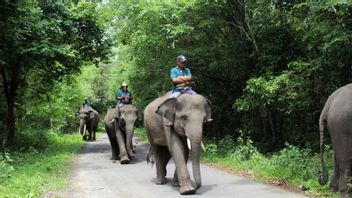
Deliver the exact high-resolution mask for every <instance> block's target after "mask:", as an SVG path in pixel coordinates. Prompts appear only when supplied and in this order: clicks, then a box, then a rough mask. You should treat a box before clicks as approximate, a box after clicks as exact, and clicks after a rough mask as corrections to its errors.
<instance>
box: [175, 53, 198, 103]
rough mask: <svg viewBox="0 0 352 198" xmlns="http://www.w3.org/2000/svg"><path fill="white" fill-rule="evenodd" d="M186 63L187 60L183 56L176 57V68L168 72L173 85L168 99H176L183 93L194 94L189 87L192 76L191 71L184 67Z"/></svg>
mask: <svg viewBox="0 0 352 198" xmlns="http://www.w3.org/2000/svg"><path fill="white" fill-rule="evenodd" d="M186 61H187V59H186V57H185V56H183V55H179V56H177V58H176V64H177V66H175V67H174V68H172V69H171V71H170V77H171V82H172V84H173V88H172V92H171V95H170V98H177V97H178V96H180V95H181V94H183V93H188V94H195V92H194V91H193V90H192V87H190V86H189V85H190V83H191V82H192V74H191V70H190V69H189V68H187V67H186Z"/></svg>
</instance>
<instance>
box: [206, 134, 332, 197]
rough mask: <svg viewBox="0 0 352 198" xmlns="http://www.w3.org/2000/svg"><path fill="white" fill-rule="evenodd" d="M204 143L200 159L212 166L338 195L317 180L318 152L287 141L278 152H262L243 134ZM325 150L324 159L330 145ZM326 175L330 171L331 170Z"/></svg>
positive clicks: (316, 193)
mask: <svg viewBox="0 0 352 198" xmlns="http://www.w3.org/2000/svg"><path fill="white" fill-rule="evenodd" d="M205 145H206V152H203V153H202V160H203V162H205V163H207V164H210V165H212V166H215V167H218V168H221V169H224V170H227V171H229V172H232V173H235V174H238V175H241V176H243V177H247V178H249V179H254V180H258V181H261V182H264V183H268V184H272V185H275V186H279V187H283V188H288V189H290V190H291V191H296V192H302V193H304V194H306V195H308V196H312V197H338V195H337V194H336V193H332V192H330V191H329V190H328V185H325V186H321V185H320V184H319V183H318V177H317V176H318V175H319V171H320V170H321V167H320V156H319V155H318V154H316V153H314V152H313V151H312V150H310V149H300V148H298V147H297V146H294V145H290V144H288V143H287V144H286V146H285V148H283V149H282V150H280V151H278V152H272V153H266V154H263V153H262V152H260V151H258V149H257V148H256V147H255V146H254V145H253V141H252V140H250V139H249V138H248V137H244V136H240V137H238V138H237V139H236V140H234V139H233V137H230V136H227V137H225V138H224V139H222V140H220V141H216V140H215V139H207V140H206V141H205ZM325 150H326V152H325V159H331V158H332V149H331V147H329V146H327V148H326V149H325ZM328 162H329V163H328V164H327V167H328V169H329V170H332V163H331V161H330V160H329V161H328ZM329 175H330V176H331V175H332V172H331V171H330V172H329Z"/></svg>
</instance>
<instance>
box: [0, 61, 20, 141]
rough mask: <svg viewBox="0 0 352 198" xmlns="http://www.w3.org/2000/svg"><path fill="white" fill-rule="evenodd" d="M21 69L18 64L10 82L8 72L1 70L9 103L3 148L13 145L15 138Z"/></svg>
mask: <svg viewBox="0 0 352 198" xmlns="http://www.w3.org/2000/svg"><path fill="white" fill-rule="evenodd" d="M19 69H20V65H19V64H16V65H15V66H14V67H12V68H11V72H10V73H11V75H10V76H11V80H10V81H8V79H7V76H6V72H5V70H4V69H1V70H0V72H1V75H2V80H3V84H4V94H5V96H6V102H7V114H6V125H5V133H4V138H3V141H2V146H3V147H7V146H10V145H12V144H13V141H14V138H15V113H14V108H15V98H16V93H17V88H18V85H19V82H18V72H19Z"/></svg>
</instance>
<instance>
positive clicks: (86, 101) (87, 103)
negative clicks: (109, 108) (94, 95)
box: [82, 98, 90, 108]
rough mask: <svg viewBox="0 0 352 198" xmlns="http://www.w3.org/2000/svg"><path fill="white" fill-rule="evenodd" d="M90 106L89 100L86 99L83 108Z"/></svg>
mask: <svg viewBox="0 0 352 198" xmlns="http://www.w3.org/2000/svg"><path fill="white" fill-rule="evenodd" d="M89 106H90V104H89V102H88V98H85V99H84V102H83V103H82V107H83V108H88V107H89Z"/></svg>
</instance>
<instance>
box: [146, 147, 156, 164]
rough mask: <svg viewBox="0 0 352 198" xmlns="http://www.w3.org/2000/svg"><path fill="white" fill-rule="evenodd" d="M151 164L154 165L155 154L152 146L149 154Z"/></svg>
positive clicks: (148, 158) (148, 159)
mask: <svg viewBox="0 0 352 198" xmlns="http://www.w3.org/2000/svg"><path fill="white" fill-rule="evenodd" d="M149 163H150V164H151V165H152V166H153V165H154V154H153V151H152V147H150V148H149V153H148V155H147V164H149Z"/></svg>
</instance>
